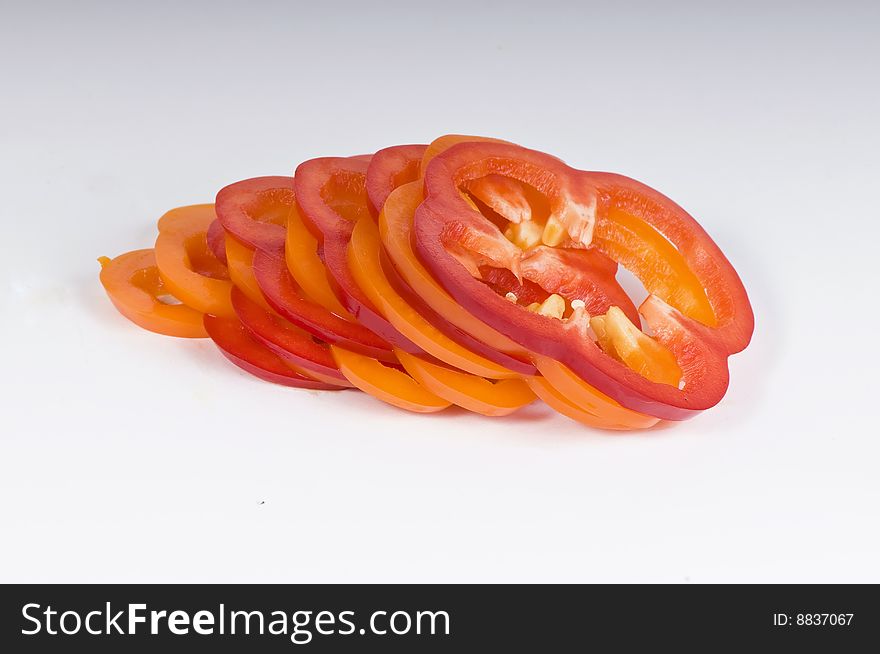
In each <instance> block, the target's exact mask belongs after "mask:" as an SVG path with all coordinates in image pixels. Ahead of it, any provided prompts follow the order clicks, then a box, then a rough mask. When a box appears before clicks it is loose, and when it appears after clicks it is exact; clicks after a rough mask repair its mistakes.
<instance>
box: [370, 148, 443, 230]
mask: <svg viewBox="0 0 880 654" xmlns="http://www.w3.org/2000/svg"><path fill="white" fill-rule="evenodd" d="M427 148H428V146H427V145H395V146H392V147H390V148H385V149H384V150H379V151H378V152H377V153H376V154H374V155H373V157H372V159H371V160H370V165H369V167H368V168H367V179H366V189H367V197H368V198H369V199H370V208H371V209H372V214H373V217H374V218H375V217H377V216H378V215H379V212H380V211H382V207H383V206H384V205H385V200H387V199H388V196H389V195H391V192H392V191H393V190H394V189H396V188H398V187H400V186H403V185H404V184H408V183H409V182H414V181H416V180H417V179H418V178H419V177H420V176H421V166H422V157H423V156H424V154H425V150H426V149H427Z"/></svg>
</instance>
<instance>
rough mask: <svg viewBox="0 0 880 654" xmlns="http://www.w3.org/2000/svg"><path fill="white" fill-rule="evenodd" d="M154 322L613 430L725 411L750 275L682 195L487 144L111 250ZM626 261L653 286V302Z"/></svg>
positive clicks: (136, 302) (352, 176)
mask: <svg viewBox="0 0 880 654" xmlns="http://www.w3.org/2000/svg"><path fill="white" fill-rule="evenodd" d="M100 261H101V265H102V270H101V282H102V284H103V285H104V288H105V289H106V291H107V293H108V295H109V296H110V299H111V300H112V301H113V303H114V305H115V306H116V307H117V308H118V309H119V311H120V312H121V313H122V314H123V315H124V316H126V317H127V318H129V319H130V320H131V321H133V322H135V323H136V324H138V325H140V326H141V327H144V328H145V329H148V330H151V331H154V332H158V333H161V334H167V335H170V336H181V337H188V338H199V337H206V336H207V337H210V338H211V339H213V341H214V342H215V343H216V345H217V347H218V348H219V349H220V350H221V352H223V354H225V355H226V357H227V358H229V359H230V360H231V361H232V362H233V363H235V364H236V365H238V366H239V367H241V368H242V369H244V370H246V371H248V372H250V373H252V374H254V375H256V376H258V377H260V378H262V379H266V380H269V381H273V382H276V383H280V384H285V385H288V386H295V387H302V388H310V389H323V390H341V389H346V388H357V389H360V390H361V391H363V392H365V393H368V394H370V395H372V396H374V397H376V398H378V399H380V400H382V401H384V402H386V403H388V404H391V405H394V406H397V407H399V408H402V409H406V410H409V411H416V412H422V413H430V412H434V411H440V410H443V409H445V408H447V407H449V406H450V405H452V404H455V405H458V406H460V407H462V408H464V409H466V410H468V411H473V412H476V413H480V414H483V415H487V416H502V415H507V414H510V413H512V412H514V411H516V410H517V409H519V408H521V407H523V406H525V405H527V404H529V403H531V402H533V401H534V400H535V399H536V397H538V398H541V399H542V400H543V401H544V402H546V403H547V404H548V405H550V406H551V407H553V408H554V409H556V410H557V411H558V412H559V413H561V414H563V415H566V416H568V417H569V418H572V419H574V420H577V421H579V422H582V423H585V424H587V425H590V426H593V427H597V428H602V429H644V428H648V427H651V426H653V425H654V424H656V423H657V422H658V421H659V420H683V419H686V418H689V417H692V416H694V415H696V414H697V413H699V412H701V411H703V410H705V409H708V408H710V407H711V406H713V405H715V404H716V403H717V402H718V401H719V400H720V399H721V398H722V397H723V395H724V393H725V392H726V389H727V385H728V366H727V359H728V357H729V356H730V355H731V354H734V353H736V352H739V351H740V350H742V349H743V348H745V347H746V345H747V344H748V342H749V339H750V338H751V334H752V330H753V327H754V318H753V314H752V310H751V306H750V305H749V301H748V297H747V295H746V292H745V289H744V288H743V286H742V283H741V282H740V280H739V277H738V276H737V274H736V272H735V271H734V269H733V268H732V266H731V265H730V263H729V262H728V261H727V259H726V258H725V257H724V255H723V254H722V253H721V251H720V249H719V248H718V246H717V245H715V243H714V242H713V241H712V239H711V238H710V237H709V236H708V234H706V232H705V231H704V230H703V229H702V228H701V227H700V226H699V225H698V224H697V222H696V221H695V220H694V219H693V218H692V217H691V216H690V215H689V214H687V213H686V212H685V211H684V210H683V209H682V208H681V207H679V206H678V205H677V204H675V203H674V202H672V201H671V200H669V199H668V198H666V197H665V196H663V195H661V194H660V193H658V192H657V191H655V190H653V189H651V188H649V187H647V186H645V185H644V184H641V183H639V182H636V181H635V180H632V179H629V178H627V177H623V176H620V175H615V174H610V173H595V172H587V171H582V170H576V169H574V168H570V167H569V166H567V165H566V164H564V163H563V162H561V161H560V160H559V159H556V158H555V157H552V156H550V155H547V154H544V153H541V152H537V151H534V150H529V149H526V148H523V147H521V146H518V145H515V144H512V143H508V142H505V141H499V140H497V139H486V138H480V137H472V136H458V135H450V136H443V137H440V138H439V139H437V140H435V141H434V142H432V143H431V144H430V145H427V146H425V145H401V146H393V147H390V148H386V149H384V150H380V151H378V152H377V153H375V154H374V155H370V156H356V157H348V158H339V157H328V158H319V159H312V160H310V161H306V162H304V163H302V164H300V165H299V167H298V168H297V169H296V172H295V174H294V176H293V177H258V178H254V179H248V180H244V181H241V182H236V183H234V184H231V185H229V186H227V187H225V188H223V189H221V190H220V192H219V193H218V194H217V198H216V201H215V204H213V205H211V204H203V205H194V206H188V207H180V208H177V209H173V210H171V211H169V212H168V213H166V214H165V215H164V216H162V218H161V219H160V221H159V235H158V238H157V240H156V244H155V247H154V249H152V250H137V251H134V252H129V253H127V254H123V255H121V256H119V257H117V258H115V259H112V260H110V259H107V258H103V257H102V258H101V259H100ZM620 266H622V267H624V268H626V269H627V270H629V271H630V272H631V273H633V274H634V275H635V276H636V277H637V278H638V279H639V280H640V281H641V283H642V284H643V286H644V288H645V290H646V291H647V293H648V297H647V299H646V300H644V302H642V303H641V305H640V306H639V307H638V308H637V307H636V306H635V304H634V303H633V301H632V300H631V299H630V297H629V296H628V295H627V293H626V292H625V291H624V289H623V288H622V287H621V285H620V284H619V283H618V281H617V277H618V272H619V268H620Z"/></svg>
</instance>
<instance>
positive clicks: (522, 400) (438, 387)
mask: <svg viewBox="0 0 880 654" xmlns="http://www.w3.org/2000/svg"><path fill="white" fill-rule="evenodd" d="M396 354H397V358H398V359H399V360H400V363H401V364H402V365H403V368H404V370H406V371H407V372H408V373H409V374H410V376H411V377H412V378H413V379H415V380H416V381H417V382H418V383H419V384H420V385H421V386H423V387H425V388H426V389H428V390H429V391H431V392H432V393H434V394H435V395H436V396H437V397H441V398H443V399H444V400H446V401H448V402H452V403H453V404H457V405H458V406H460V407H461V408H463V409H467V410H468V411H473V412H474V413H479V414H481V415H484V416H506V415H509V414H511V413H513V412H514V411H517V410H518V409H521V408H522V407H524V406H526V405H527V404H531V403H532V402H533V401H534V400H535V394H534V393H533V392H532V391H531V390H530V389H529V387H528V386H527V385H526V383H525V382H524V381H523V380H522V379H503V380H501V381H497V382H495V383H493V382H491V381H488V380H486V379H483V378H482V377H478V376H477V375H471V374H468V373H466V372H461V371H460V370H456V369H454V368H452V367H448V366H442V365H439V364H437V363H432V362H430V361H427V360H425V359H422V358H421V357H418V356H416V355H414V354H409V353H407V352H404V351H403V350H398V351H396Z"/></svg>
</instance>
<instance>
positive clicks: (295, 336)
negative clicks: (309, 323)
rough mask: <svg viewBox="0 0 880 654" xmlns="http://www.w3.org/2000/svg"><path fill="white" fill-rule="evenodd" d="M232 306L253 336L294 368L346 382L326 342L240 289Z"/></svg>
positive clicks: (308, 373)
mask: <svg viewBox="0 0 880 654" xmlns="http://www.w3.org/2000/svg"><path fill="white" fill-rule="evenodd" d="M232 306H233V307H234V308H235V313H236V315H237V316H238V319H239V320H240V321H241V323H242V324H243V325H244V326H245V328H246V329H247V330H248V332H249V333H250V335H251V336H252V337H253V338H254V339H255V340H257V341H259V342H260V343H262V344H263V345H265V346H266V347H267V348H269V349H270V350H272V351H273V352H274V353H275V354H276V355H278V356H279V357H280V358H282V359H284V360H285V361H286V362H288V363H292V364H293V365H294V366H295V367H294V370H297V371H301V372H302V373H303V374H306V375H312V376H314V375H320V378H321V379H322V381H329V382H331V383H334V384H337V385H338V384H340V383H342V382H345V377H344V376H343V375H342V373H340V372H339V369H338V368H337V366H336V363H335V362H334V361H333V356H332V355H331V354H330V350H329V348H328V347H327V346H326V345H325V344H324V345H322V344H319V343H317V342H316V341H315V340H314V339H313V338H312V336H311V335H310V334H308V333H306V332H304V331H303V330H301V329H299V328H297V327H295V326H294V325H292V324H290V323H289V322H287V321H286V320H284V318H282V317H281V316H279V315H277V314H275V313H273V312H269V311H266V310H265V309H263V308H262V307H260V306H259V305H257V304H256V303H255V302H253V301H251V300H250V299H249V298H248V297H247V296H246V295H245V294H244V293H242V292H241V290H239V289H238V288H235V289H233V290H232Z"/></svg>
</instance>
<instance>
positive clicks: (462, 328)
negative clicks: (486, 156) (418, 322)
mask: <svg viewBox="0 0 880 654" xmlns="http://www.w3.org/2000/svg"><path fill="white" fill-rule="evenodd" d="M422 198H423V196H422V189H421V182H412V183H410V184H404V185H403V186H401V187H400V188H398V189H396V190H395V191H394V192H393V193H391V195H389V196H388V199H387V200H386V201H385V205H384V207H383V209H382V213H381V214H380V215H379V234H380V236H381V238H382V244H383V245H384V248H385V252H386V253H387V255H388V258H389V259H390V261H391V263H392V265H393V266H394V271H395V272H396V273H397V274H398V275H399V276H400V277H401V278H402V280H403V282H404V283H405V284H406V285H407V287H409V288H410V289H412V290H411V294H410V295H405V296H404V297H405V298H406V300H407V301H408V302H409V303H410V304H411V305H412V306H414V307H415V308H416V309H417V310H418V311H419V313H421V314H422V315H425V313H426V312H425V310H424V308H425V305H427V306H428V307H430V308H431V309H432V310H433V312H434V315H435V316H437V317H440V318H442V319H443V321H445V322H446V323H448V324H451V325H453V326H454V328H455V330H456V331H457V332H458V333H459V334H467V335H470V336H472V337H473V338H472V340H471V341H469V342H466V343H462V344H463V345H464V346H465V347H467V348H468V349H470V350H472V351H475V352H478V353H479V354H481V355H482V356H484V357H487V358H491V357H493V356H497V357H498V358H493V359H492V360H493V361H495V362H496V363H499V364H501V365H502V366H504V367H506V368H510V369H512V370H517V368H516V367H515V366H516V365H517V363H516V361H517V360H519V362H520V363H519V365H520V366H521V368H519V369H518V370H517V371H518V372H522V373H523V374H530V373H531V374H533V373H534V367H533V366H532V365H531V364H530V363H528V362H527V361H524V359H526V357H527V356H528V351H527V350H526V349H525V348H523V347H522V346H521V345H519V344H517V343H514V342H513V341H512V340H511V339H509V338H508V337H507V336H505V335H504V334H502V333H501V332H499V331H498V330H495V329H493V328H491V327H489V326H488V325H487V324H486V323H484V322H483V321H481V320H478V319H477V318H476V317H474V315H473V314H471V313H470V312H469V311H467V310H466V309H465V308H463V307H462V306H461V305H460V304H459V303H458V302H457V301H456V300H455V299H454V298H453V297H452V296H451V295H449V293H447V292H446V290H445V289H444V288H443V287H442V286H441V285H440V283H439V282H438V281H437V280H436V279H434V277H433V276H432V275H431V273H430V272H429V271H428V270H427V268H425V266H424V265H423V264H422V262H421V261H420V260H419V259H418V258H417V257H416V255H415V253H414V252H413V249H412V244H411V235H412V224H413V215H414V213H415V210H416V207H418V206H419V204H420V203H421V201H422ZM389 281H391V282H392V284H393V283H394V281H395V280H394V277H393V276H392V275H389ZM397 291H398V292H399V293H401V294H402V291H404V289H403V288H400V287H397ZM426 317H427V318H428V320H429V321H430V322H431V323H433V324H434V325H435V326H436V327H437V328H438V329H440V330H441V331H443V333H444V334H446V335H447V336H449V337H450V338H453V339H455V340H458V339H456V338H455V332H453V331H451V330H446V329H444V327H443V323H442V322H441V321H440V320H437V319H436V318H433V317H428V316H426ZM473 341H478V342H482V343H483V348H484V349H477V346H476V345H474V343H473ZM459 342H461V341H459ZM493 353H497V355H494V354H493Z"/></svg>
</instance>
